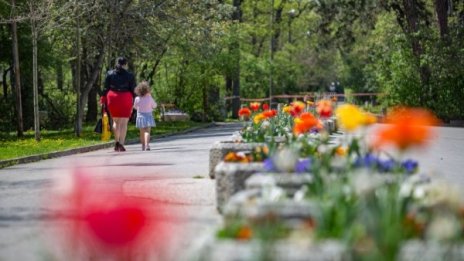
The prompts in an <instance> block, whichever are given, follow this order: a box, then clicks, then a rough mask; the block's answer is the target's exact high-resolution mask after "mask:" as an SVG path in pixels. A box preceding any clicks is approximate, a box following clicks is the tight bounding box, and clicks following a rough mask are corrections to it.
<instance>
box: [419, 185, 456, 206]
mask: <svg viewBox="0 0 464 261" xmlns="http://www.w3.org/2000/svg"><path fill="white" fill-rule="evenodd" d="M422 189H423V192H418V193H417V194H418V196H421V199H422V200H421V201H422V203H423V204H424V205H426V206H430V207H432V206H437V205H445V206H448V207H450V208H452V209H458V208H459V206H460V205H461V198H462V197H461V193H460V191H459V189H457V188H456V187H455V186H452V185H450V184H448V183H446V182H444V181H434V182H432V183H430V184H425V185H423V186H422Z"/></svg>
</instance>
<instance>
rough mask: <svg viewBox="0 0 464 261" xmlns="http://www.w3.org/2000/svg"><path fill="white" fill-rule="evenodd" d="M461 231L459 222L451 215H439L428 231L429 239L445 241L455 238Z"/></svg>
mask: <svg viewBox="0 0 464 261" xmlns="http://www.w3.org/2000/svg"><path fill="white" fill-rule="evenodd" d="M459 231H460V225H459V221H458V220H457V219H456V217H455V216H453V215H450V214H444V215H439V216H437V217H435V218H434V219H433V220H432V223H431V224H430V226H429V227H428V229H427V237H428V238H429V239H432V240H437V241H443V240H449V239H453V238H455V237H456V236H457V235H458V233H459Z"/></svg>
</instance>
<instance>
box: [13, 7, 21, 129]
mask: <svg viewBox="0 0 464 261" xmlns="http://www.w3.org/2000/svg"><path fill="white" fill-rule="evenodd" d="M15 5H16V2H15V0H11V9H12V10H15ZM11 31H12V47H13V67H14V79H15V91H16V117H17V135H18V137H22V136H23V135H24V129H23V126H24V124H23V106H22V101H21V73H20V71H19V53H18V29H17V26H16V21H13V22H12V23H11Z"/></svg>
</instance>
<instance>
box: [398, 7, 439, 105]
mask: <svg viewBox="0 0 464 261" xmlns="http://www.w3.org/2000/svg"><path fill="white" fill-rule="evenodd" d="M403 6H404V16H405V18H406V23H407V29H406V32H407V33H408V36H409V38H410V39H411V40H410V41H411V48H412V52H413V54H414V56H415V57H416V64H417V66H418V68H419V76H420V81H421V86H422V88H423V89H424V91H423V92H422V93H421V96H420V99H419V103H420V105H421V106H424V107H425V106H427V102H428V100H430V99H431V95H432V94H431V91H432V90H431V89H430V74H431V72H430V68H429V66H427V64H421V59H422V55H423V54H424V49H423V47H422V44H421V42H420V37H419V36H418V35H416V34H417V33H418V32H419V16H420V14H421V13H423V11H424V10H421V8H420V7H419V3H418V2H417V0H403Z"/></svg>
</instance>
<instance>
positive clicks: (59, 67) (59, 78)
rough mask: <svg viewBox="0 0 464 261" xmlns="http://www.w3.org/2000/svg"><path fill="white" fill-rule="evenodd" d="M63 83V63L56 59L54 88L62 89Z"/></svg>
mask: <svg viewBox="0 0 464 261" xmlns="http://www.w3.org/2000/svg"><path fill="white" fill-rule="evenodd" d="M63 85H64V74H63V64H62V63H61V61H58V62H57V63H56V88H57V89H58V90H60V91H62V90H63Z"/></svg>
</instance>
